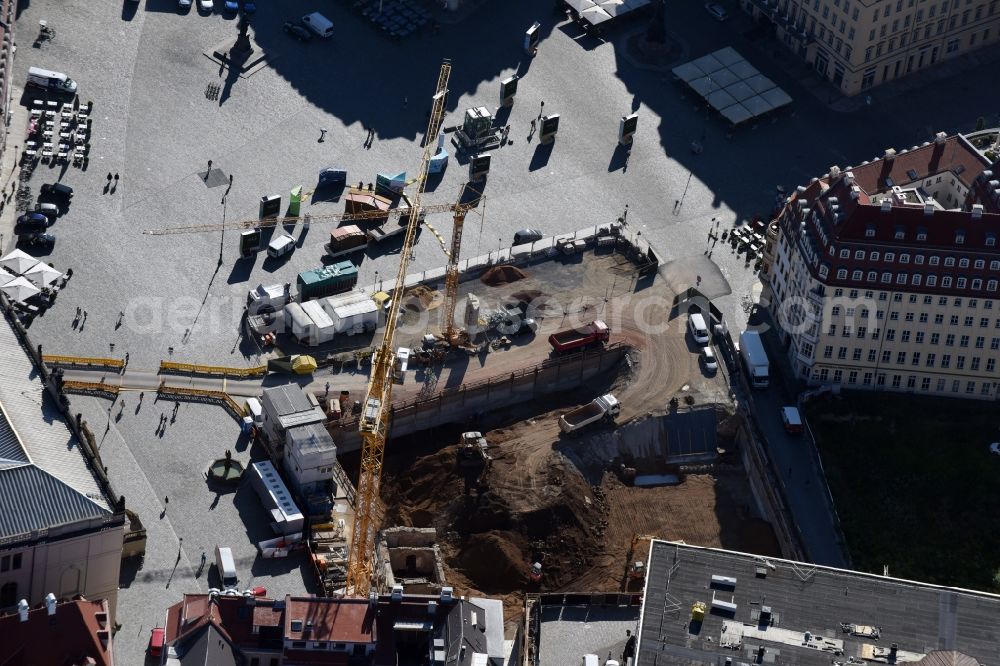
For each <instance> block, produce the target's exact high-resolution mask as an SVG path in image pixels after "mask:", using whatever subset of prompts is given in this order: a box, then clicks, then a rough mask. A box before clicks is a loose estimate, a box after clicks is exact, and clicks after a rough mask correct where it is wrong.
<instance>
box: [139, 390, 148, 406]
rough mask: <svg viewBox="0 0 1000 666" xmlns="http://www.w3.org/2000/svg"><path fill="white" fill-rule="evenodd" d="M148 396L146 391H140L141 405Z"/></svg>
mask: <svg viewBox="0 0 1000 666" xmlns="http://www.w3.org/2000/svg"><path fill="white" fill-rule="evenodd" d="M145 396H146V392H145V391H139V403H140V404H141V403H142V399H143V398H144V397H145Z"/></svg>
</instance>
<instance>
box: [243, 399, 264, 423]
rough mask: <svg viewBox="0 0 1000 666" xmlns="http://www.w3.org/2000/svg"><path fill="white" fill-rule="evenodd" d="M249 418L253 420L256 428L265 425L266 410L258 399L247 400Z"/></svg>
mask: <svg viewBox="0 0 1000 666" xmlns="http://www.w3.org/2000/svg"><path fill="white" fill-rule="evenodd" d="M246 413H247V416H249V417H250V418H251V419H252V420H253V424H254V425H255V426H258V427H260V426H262V425H264V409H263V407H261V404H260V400H258V399H257V398H247V408H246Z"/></svg>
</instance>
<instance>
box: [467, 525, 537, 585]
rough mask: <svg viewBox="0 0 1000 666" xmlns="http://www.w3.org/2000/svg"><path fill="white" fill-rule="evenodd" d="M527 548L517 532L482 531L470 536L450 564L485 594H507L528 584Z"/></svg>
mask: <svg viewBox="0 0 1000 666" xmlns="http://www.w3.org/2000/svg"><path fill="white" fill-rule="evenodd" d="M527 547H528V544H527V543H526V542H525V540H524V537H522V536H521V535H520V534H518V533H517V532H510V531H503V532H501V531H493V532H480V533H478V534H472V535H470V536H469V538H468V539H467V540H466V541H465V543H462V544H461V545H460V546H459V550H458V553H457V554H456V555H455V557H453V558H451V561H450V562H449V563H448V564H449V565H450V566H451V567H452V568H453V569H456V570H458V571H460V572H461V573H462V574H464V575H465V577H466V578H468V579H469V580H473V581H475V582H476V586H477V587H479V589H480V590H482V591H483V592H486V593H487V594H489V593H493V592H500V593H506V592H509V591H510V590H512V589H518V588H523V587H524V586H525V584H526V583H527V582H528V562H527V560H526V559H525V556H524V551H525V550H527Z"/></svg>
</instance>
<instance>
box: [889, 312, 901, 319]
mask: <svg viewBox="0 0 1000 666" xmlns="http://www.w3.org/2000/svg"><path fill="white" fill-rule="evenodd" d="M889 321H899V313H898V312H890V313H889Z"/></svg>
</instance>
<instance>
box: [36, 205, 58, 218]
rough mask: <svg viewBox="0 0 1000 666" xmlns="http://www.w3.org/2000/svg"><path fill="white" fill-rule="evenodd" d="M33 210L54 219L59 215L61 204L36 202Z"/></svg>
mask: <svg viewBox="0 0 1000 666" xmlns="http://www.w3.org/2000/svg"><path fill="white" fill-rule="evenodd" d="M32 212H34V213H41V214H42V215H44V216H46V217H47V218H49V219H50V220H53V221H54V220H55V219H56V218H57V217H59V206H57V205H55V204H54V203H36V204H35V207H34V208H33V209H32Z"/></svg>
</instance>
